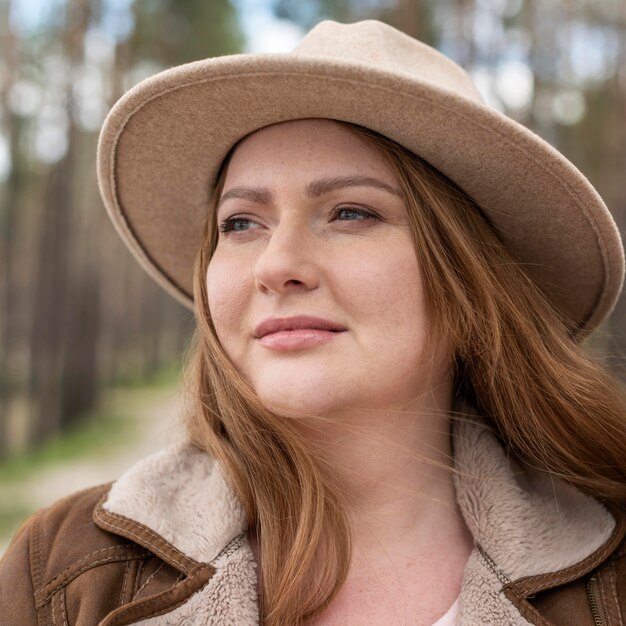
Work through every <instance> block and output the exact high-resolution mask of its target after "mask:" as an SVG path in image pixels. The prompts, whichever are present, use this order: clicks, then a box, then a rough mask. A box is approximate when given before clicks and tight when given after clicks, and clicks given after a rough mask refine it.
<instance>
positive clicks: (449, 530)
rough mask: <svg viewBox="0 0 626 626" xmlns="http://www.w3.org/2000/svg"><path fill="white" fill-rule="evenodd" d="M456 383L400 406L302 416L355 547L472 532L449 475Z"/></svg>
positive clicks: (373, 550) (388, 546)
mask: <svg viewBox="0 0 626 626" xmlns="http://www.w3.org/2000/svg"><path fill="white" fill-rule="evenodd" d="M450 405H451V390H450V387H449V386H446V387H445V388H440V389H439V390H438V392H437V393H432V392H431V393H429V394H428V395H425V396H423V397H421V398H420V399H419V401H415V402H413V403H412V404H411V405H410V406H407V407H405V408H404V409H403V410H399V409H389V410H381V409H376V410H368V411H354V412H351V413H349V414H346V413H344V414H342V415H340V416H337V415H335V416H333V418H332V419H328V420H326V419H325V420H323V422H321V425H320V422H319V421H316V422H315V427H314V428H313V427H312V426H311V425H310V424H306V423H305V424H303V425H302V428H303V429H304V431H305V433H306V436H307V442H310V444H311V446H312V448H313V450H314V452H315V454H316V456H317V457H318V458H319V459H320V461H321V462H322V463H323V465H324V467H325V469H326V471H327V473H328V474H329V475H330V476H332V479H333V481H335V483H336V484H337V486H338V488H339V492H340V493H341V494H342V496H343V497H344V504H345V506H346V510H347V514H348V519H349V521H350V526H351V533H352V538H353V544H354V548H355V554H356V553H359V552H360V553H363V554H367V555H369V556H374V555H375V554H378V553H379V552H380V553H382V552H388V551H389V550H393V548H394V546H398V547H400V546H401V545H403V546H405V547H406V541H407V538H409V539H410V540H411V541H412V542H413V545H416V546H417V545H422V544H424V545H425V544H428V545H429V546H433V545H436V544H437V543H438V542H439V541H441V542H449V541H450V540H451V538H452V537H453V536H462V538H463V540H467V538H468V536H469V533H467V529H466V528H465V525H464V523H463V522H462V519H461V516H460V514H459V513H458V507H457V503H456V497H455V490H454V484H453V480H452V471H451V470H452V464H453V462H452V450H451V444H450V432H449V427H450V408H451V406H450Z"/></svg>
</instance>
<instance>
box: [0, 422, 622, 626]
mask: <svg viewBox="0 0 626 626" xmlns="http://www.w3.org/2000/svg"><path fill="white" fill-rule="evenodd" d="M455 429H456V432H455V436H454V438H453V441H454V442H455V445H454V447H455V463H456V466H457V468H462V469H463V471H462V472H460V473H459V476H458V477H455V483H456V490H457V500H458V502H459V506H460V509H461V511H462V513H463V515H464V518H465V520H466V522H467V524H468V527H469V529H470V530H471V532H472V534H473V536H474V539H475V542H476V547H475V549H474V552H473V553H472V555H471V556H470V559H469V561H468V563H467V565H466V569H465V576H464V580H463V586H462V590H461V603H460V611H459V616H458V624H459V625H460V626H478V625H483V624H484V625H512V626H522V625H528V624H537V625H543V626H547V625H550V624H556V625H563V626H596V625H598V626H599V625H602V626H618V625H624V624H626V542H625V540H624V537H625V535H626V515H625V514H624V512H623V511H622V510H617V509H616V508H615V507H611V509H610V510H609V509H607V508H606V507H605V506H604V505H602V504H600V503H599V502H598V501H596V500H594V499H592V498H590V497H588V496H585V495H583V494H581V493H580V492H579V491H577V490H575V489H573V488H572V487H570V486H568V485H566V484H565V483H562V482H560V481H558V479H554V478H552V479H551V478H550V477H547V476H546V475H545V474H541V473H539V472H537V471H536V470H533V469H531V468H528V467H526V466H523V465H521V464H519V463H516V462H513V461H511V460H510V459H508V458H507V456H506V453H505V452H504V450H502V448H501V446H500V444H499V443H498V441H497V439H496V437H495V436H494V435H493V433H491V432H490V430H489V429H487V428H486V427H484V425H483V424H481V423H479V422H475V423H470V422H467V423H459V424H458V425H456V426H455ZM245 530H246V523H245V515H244V513H243V510H242V508H241V505H240V503H239V501H238V500H237V498H236V496H235V495H234V493H233V492H232V491H231V490H230V488H229V487H228V485H227V483H226V481H225V480H224V477H223V475H222V473H221V471H220V468H219V467H218V466H217V464H216V463H215V462H214V461H213V460H211V459H210V458H209V457H208V456H207V455H206V454H203V453H201V452H198V451H195V450H193V449H190V448H188V447H186V446H185V445H176V446H172V447H171V448H168V449H166V450H164V451H162V452H161V453H159V454H157V455H154V456H151V457H148V458H147V459H144V460H143V461H141V462H140V463H138V464H137V465H136V466H134V467H133V468H131V469H130V470H129V471H128V472H127V473H126V474H125V475H124V476H123V477H122V478H120V479H119V480H118V481H116V482H115V483H113V484H112V485H105V486H99V487H94V488H91V489H88V490H86V491H82V492H79V493H76V494H74V495H72V496H69V497H68V498H65V499H63V500H61V501H59V502H57V503H56V504H55V505H53V506H52V507H50V508H48V509H45V510H42V511H40V512H39V513H37V514H35V515H34V516H32V517H31V518H29V519H28V520H27V521H26V522H25V523H24V525H23V526H22V528H21V529H20V530H19V532H18V533H17V535H16V537H15V538H14V540H13V543H12V544H11V546H10V548H9V550H8V552H7V553H6V555H5V556H4V558H3V560H2V561H1V562H0V624H1V625H2V626H28V625H30V624H33V625H38V626H43V625H52V626H57V625H58V626H95V625H100V626H118V625H119V626H121V625H123V624H141V625H142V626H164V625H166V624H167V625H170V626H173V625H179V624H180V625H183V624H184V625H192V626H199V625H200V624H202V625H207V624H213V625H231V624H232V625H237V626H240V625H241V626H247V625H251V624H258V623H259V615H258V603H257V595H256V593H257V592H256V574H255V563H254V558H253V556H252V552H251V550H250V547H249V544H248V542H247V539H246V534H245Z"/></svg>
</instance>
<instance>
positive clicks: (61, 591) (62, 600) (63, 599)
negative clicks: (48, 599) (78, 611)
mask: <svg viewBox="0 0 626 626" xmlns="http://www.w3.org/2000/svg"><path fill="white" fill-rule="evenodd" d="M59 594H61V597H60V603H61V616H62V617H63V626H69V622H68V619H67V606H66V603H67V600H66V597H65V587H62V588H61V589H59Z"/></svg>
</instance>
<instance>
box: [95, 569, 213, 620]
mask: <svg viewBox="0 0 626 626" xmlns="http://www.w3.org/2000/svg"><path fill="white" fill-rule="evenodd" d="M214 573H215V568H214V567H212V566H211V565H207V564H200V565H199V566H198V567H197V569H196V571H194V572H192V573H191V574H190V576H189V577H188V578H187V579H185V580H183V581H181V582H180V583H178V584H176V585H174V586H173V587H171V588H170V589H166V590H164V591H162V592H161V593H159V594H157V595H155V596H151V597H150V598H146V599H145V600H139V601H138V602H137V604H135V605H134V606H128V607H126V608H125V607H120V608H121V611H120V613H118V614H117V615H115V616H114V617H113V619H112V620H111V621H110V622H109V621H105V622H104V623H105V624H106V625H107V626H117V625H121V624H128V623H129V622H128V621H127V620H129V619H142V620H143V619H148V618H150V617H154V616H156V615H161V614H163V613H166V612H167V613H170V612H171V611H174V610H175V609H177V608H178V607H179V606H182V605H183V604H185V603H186V602H187V601H188V600H189V598H191V596H192V595H193V594H194V593H197V592H198V591H200V590H201V589H203V588H204V587H206V585H207V584H208V583H209V581H210V580H211V578H212V576H213V574H214ZM205 574H208V576H207V577H206V580H204V581H202V584H200V585H198V586H195V583H196V582H197V581H196V579H197V578H202V576H203V575H205ZM182 587H189V588H190V590H191V593H190V594H188V595H187V596H185V597H183V598H181V599H180V600H179V601H177V602H175V603H168V604H167V605H166V606H157V607H156V608H154V609H153V610H150V607H152V606H153V605H155V604H157V605H158V604H159V603H160V602H161V600H162V599H163V598H167V597H168V596H171V595H175V594H176V592H177V591H178V590H179V589H180V588H182ZM146 609H147V610H148V611H149V612H148V613H145V612H144V611H145V610H146ZM118 617H121V619H123V620H124V621H123V622H122V621H118Z"/></svg>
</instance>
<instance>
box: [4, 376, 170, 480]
mask: <svg viewBox="0 0 626 626" xmlns="http://www.w3.org/2000/svg"><path fill="white" fill-rule="evenodd" d="M179 378H180V372H179V370H177V369H175V368H164V369H162V370H160V371H158V372H157V373H156V374H155V375H154V376H152V377H151V378H150V379H149V380H143V381H137V380H133V381H125V382H124V384H119V385H116V386H115V387H112V388H111V389H109V390H106V391H105V392H104V393H103V401H102V403H101V407H100V408H99V409H98V410H96V411H94V412H92V413H90V414H88V415H86V416H85V417H84V418H83V419H82V420H81V421H79V422H78V423H77V424H76V425H75V426H73V427H72V428H70V429H68V430H66V431H64V432H63V433H61V434H59V435H57V436H56V437H54V438H52V439H50V440H49V441H47V442H45V443H44V444H42V445H40V446H38V447H36V448H34V449H32V450H29V451H25V452H20V453H16V454H12V455H10V456H8V457H7V458H5V459H2V460H0V484H2V483H10V482H14V481H19V480H23V479H25V478H27V477H28V476H29V475H31V474H33V473H35V472H37V471H40V470H41V469H42V468H46V467H50V466H53V465H58V464H62V463H64V462H66V461H70V460H75V459H81V458H86V457H89V458H94V457H97V456H99V455H106V454H107V453H108V452H109V451H110V450H111V449H112V448H117V449H119V448H120V447H121V446H123V445H125V444H127V443H131V442H132V441H133V439H134V434H135V431H136V426H137V423H136V417H135V415H136V409H137V408H138V407H140V406H142V404H143V403H144V402H145V401H146V400H149V399H150V397H151V396H152V395H153V394H154V391H155V390H158V389H164V388H171V387H173V386H174V385H175V384H176V383H177V382H178V381H179Z"/></svg>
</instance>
